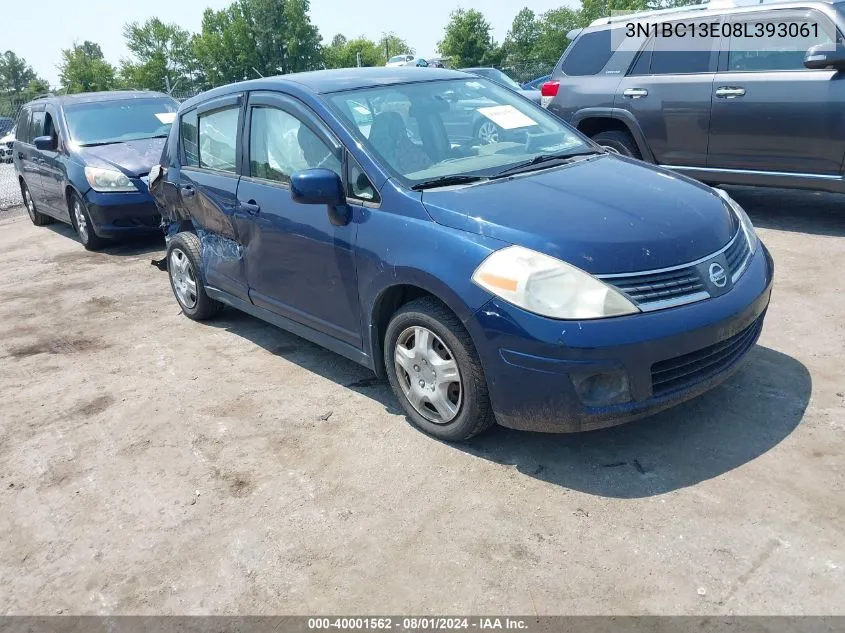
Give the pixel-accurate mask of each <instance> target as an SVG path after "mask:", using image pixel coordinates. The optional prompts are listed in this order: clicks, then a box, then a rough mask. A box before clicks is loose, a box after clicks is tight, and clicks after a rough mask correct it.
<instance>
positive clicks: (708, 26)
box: [625, 22, 819, 39]
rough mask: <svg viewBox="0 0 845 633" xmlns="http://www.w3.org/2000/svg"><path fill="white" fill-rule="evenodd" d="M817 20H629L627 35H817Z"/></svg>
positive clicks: (680, 36) (761, 36)
mask: <svg viewBox="0 0 845 633" xmlns="http://www.w3.org/2000/svg"><path fill="white" fill-rule="evenodd" d="M818 36H819V25H818V24H817V23H816V22H735V23H729V22H652V23H648V24H642V23H638V22H637V23H634V22H629V23H627V24H626V25H625V37H665V38H669V37H679V38H684V37H690V38H708V37H740V38H741V37H748V38H764V37H765V38H793V39H794V38H807V37H812V38H817V37H818Z"/></svg>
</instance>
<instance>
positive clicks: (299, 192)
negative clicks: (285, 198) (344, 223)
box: [290, 168, 346, 206]
mask: <svg viewBox="0 0 845 633" xmlns="http://www.w3.org/2000/svg"><path fill="white" fill-rule="evenodd" d="M290 195H291V198H293V201H294V202H298V203H300V204H327V205H329V206H338V205H341V204H346V192H345V191H344V190H343V183H342V182H341V181H340V176H338V175H337V174H336V173H334V172H333V171H332V170H331V169H322V168H317V169H305V170H303V171H298V172H296V173H295V174H293V175H292V176H291V177H290Z"/></svg>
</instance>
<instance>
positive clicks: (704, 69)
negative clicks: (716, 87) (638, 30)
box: [628, 22, 719, 75]
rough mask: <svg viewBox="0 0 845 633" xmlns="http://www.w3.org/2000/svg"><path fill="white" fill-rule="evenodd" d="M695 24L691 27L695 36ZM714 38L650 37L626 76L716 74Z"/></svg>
mask: <svg viewBox="0 0 845 633" xmlns="http://www.w3.org/2000/svg"><path fill="white" fill-rule="evenodd" d="M698 24H700V23H699V22H695V23H692V25H691V26H692V29H694V30H693V32H698ZM718 41H719V40H718V38H715V37H711V38H693V37H652V38H650V39H649V41H648V42H647V43H646V45H645V46H644V47H643V48H642V51H641V52H640V54H639V55H638V56H637V58H636V60H635V61H634V65H633V66H632V68H631V71H630V72H629V73H628V74H629V75H692V74H696V73H712V72H715V71H716V54H715V52H714V51H715V50H716V49H717V48H718Z"/></svg>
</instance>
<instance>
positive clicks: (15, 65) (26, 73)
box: [0, 51, 37, 94]
mask: <svg viewBox="0 0 845 633" xmlns="http://www.w3.org/2000/svg"><path fill="white" fill-rule="evenodd" d="M36 78H37V76H36V74H35V71H34V70H33V69H32V67H31V66H30V65H29V64H27V63H26V60H25V59H24V58H23V57H18V56H17V55H15V53H13V52H12V51H6V52H5V53H3V54H2V55H0V91H3V92H9V91H11V92H14V93H16V94H18V93H20V92H22V91H23V90H24V88H26V87H27V86H28V85H29V82H31V81H32V80H34V79H36Z"/></svg>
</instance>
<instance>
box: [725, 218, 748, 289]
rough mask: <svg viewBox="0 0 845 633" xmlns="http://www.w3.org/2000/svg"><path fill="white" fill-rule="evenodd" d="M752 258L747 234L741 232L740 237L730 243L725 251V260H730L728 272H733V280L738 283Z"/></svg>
mask: <svg viewBox="0 0 845 633" xmlns="http://www.w3.org/2000/svg"><path fill="white" fill-rule="evenodd" d="M750 257H751V247H750V246H748V240H747V239H745V233H743V231H742V229H740V230H739V236H738V237H737V239H735V240H734V241H733V242H731V243H730V245H729V246H728V249H727V250H726V251H725V259H727V260H728V270H729V271H730V272H731V279H732V280H733V281H736V280H737V279H739V276H740V275H741V274H742V271H744V270H745V266H746V264H748V260H749V258H750Z"/></svg>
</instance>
